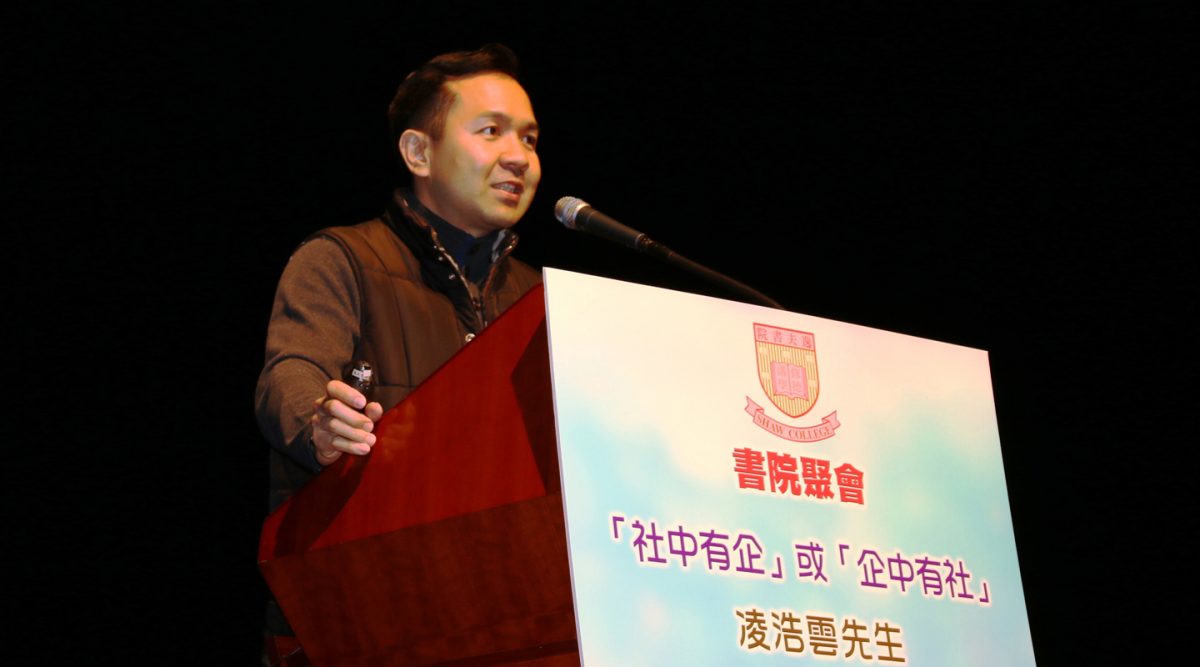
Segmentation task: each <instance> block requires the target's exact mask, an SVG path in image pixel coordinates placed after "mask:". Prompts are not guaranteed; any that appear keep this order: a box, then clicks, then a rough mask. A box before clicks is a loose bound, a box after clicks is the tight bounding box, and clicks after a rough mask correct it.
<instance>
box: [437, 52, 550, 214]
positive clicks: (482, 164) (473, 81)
mask: <svg viewBox="0 0 1200 667" xmlns="http://www.w3.org/2000/svg"><path fill="white" fill-rule="evenodd" d="M446 86H447V87H448V88H449V89H450V92H452V93H454V96H455V100H454V103H453V104H452V105H451V107H450V110H449V111H448V112H447V114H446V122H445V127H444V129H443V131H442V136H441V138H440V139H433V140H431V143H430V148H429V177H428V178H427V179H420V178H418V179H416V181H417V183H416V184H417V185H418V188H419V189H418V191H417V195H418V196H419V197H421V200H422V202H423V203H424V204H425V205H426V206H428V207H429V208H430V209H431V210H432V211H433V212H434V213H437V214H438V215H440V216H441V217H442V218H444V219H445V220H446V221H447V222H449V223H450V224H452V225H454V226H455V227H458V228H459V229H462V230H463V231H465V232H467V233H469V234H472V235H474V236H476V237H479V236H484V235H486V234H488V233H490V232H492V231H495V230H497V229H503V228H507V227H511V226H512V225H513V224H515V223H516V222H517V221H518V220H520V219H521V216H523V215H525V211H527V210H529V204H530V202H531V201H532V200H533V194H534V192H535V191H536V190H537V185H538V181H540V180H541V178H542V167H541V164H540V163H539V162H538V156H537V152H536V151H535V146H536V144H537V136H538V128H537V121H536V120H535V119H534V117H533V106H532V105H531V104H530V103H529V96H528V95H526V94H525V90H524V89H523V88H521V85H520V84H518V83H517V82H516V81H514V80H513V79H512V78H510V77H508V76H506V75H504V74H492V73H489V74H480V75H477V76H472V77H469V78H465V79H459V80H457V81H450V82H448V83H447V84H446ZM422 181H424V183H422ZM421 185H424V186H425V187H420V186H421Z"/></svg>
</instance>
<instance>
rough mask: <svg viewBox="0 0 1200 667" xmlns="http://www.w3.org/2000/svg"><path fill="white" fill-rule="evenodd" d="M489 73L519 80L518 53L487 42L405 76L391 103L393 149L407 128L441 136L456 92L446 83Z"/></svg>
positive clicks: (426, 64) (438, 57)
mask: <svg viewBox="0 0 1200 667" xmlns="http://www.w3.org/2000/svg"><path fill="white" fill-rule="evenodd" d="M487 72H498V73H500V74H506V75H508V76H510V77H512V78H513V79H514V80H515V79H517V55H516V54H515V53H513V52H512V49H509V48H508V47H507V46H504V45H503V44H485V45H484V46H482V47H480V48H479V49H477V50H475V51H456V52H454V53H447V54H444V55H440V56H437V57H436V58H434V59H433V60H430V61H429V62H427V63H425V64H424V65H422V66H421V67H419V68H417V69H416V70H415V71H413V72H412V73H411V74H409V75H408V76H407V77H405V79H404V83H401V84H400V87H399V88H397V89H396V96H395V97H393V98H392V103H391V104H390V105H388V127H389V129H390V130H391V136H392V148H393V149H395V148H396V146H397V143H398V142H399V141H400V135H402V134H404V131H405V130H420V131H421V132H425V133H426V134H428V135H429V136H431V137H433V138H434V139H440V138H441V137H442V131H443V130H444V129H445V125H446V114H448V113H449V112H450V107H451V105H453V104H454V93H452V92H451V91H450V90H449V89H448V88H446V85H445V84H446V82H447V81H453V80H455V79H461V78H464V77H469V76H474V75H476V74H484V73H487Z"/></svg>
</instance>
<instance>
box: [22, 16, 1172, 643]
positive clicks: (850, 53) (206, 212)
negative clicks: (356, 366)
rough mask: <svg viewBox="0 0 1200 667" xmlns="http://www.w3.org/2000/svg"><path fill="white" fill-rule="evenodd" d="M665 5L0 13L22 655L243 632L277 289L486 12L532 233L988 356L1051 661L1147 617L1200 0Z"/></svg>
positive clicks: (582, 250) (529, 251) (257, 585)
mask: <svg viewBox="0 0 1200 667" xmlns="http://www.w3.org/2000/svg"><path fill="white" fill-rule="evenodd" d="M655 4H656V3H637V4H632V3H631V4H627V5H625V4H612V3H608V4H606V5H605V6H604V8H603V9H592V8H586V7H583V6H571V7H567V6H566V5H560V4H555V5H550V6H542V5H540V4H538V3H516V4H508V5H503V6H500V5H495V4H491V5H486V4H482V3H479V4H468V3H437V7H436V8H433V7H412V6H405V5H403V4H402V3H395V2H389V3H383V2H381V3H373V4H365V5H360V6H353V7H352V6H339V7H334V6H332V5H331V6H328V7H325V8H314V7H309V6H293V5H292V4H289V3H253V4H251V3H225V4H217V3H212V4H207V5H188V4H179V5H171V6H170V7H168V6H166V5H153V6H151V5H146V6H136V5H133V4H125V5H122V6H120V7H111V6H102V4H101V3H96V4H92V5H87V6H81V5H71V4H62V5H43V6H42V8H41V9H40V10H38V12H37V13H36V14H34V13H32V12H31V11H30V10H15V12H16V15H15V16H13V17H10V20H9V21H7V24H8V26H9V27H8V30H9V31H11V32H12V38H13V39H11V40H9V41H8V42H7V43H6V45H5V47H4V48H5V50H6V51H7V53H6V54H5V63H6V64H5V66H4V67H5V70H6V72H7V73H6V79H8V81H7V87H8V89H9V99H10V101H9V102H8V103H7V109H6V112H5V119H6V125H7V130H8V131H7V132H6V133H5V134H6V139H5V142H6V144H8V151H7V152H8V155H9V158H10V159H9V160H6V162H7V165H6V171H7V172H8V173H7V175H6V181H7V183H8V185H7V187H6V192H5V203H6V208H10V209H11V210H12V211H13V213H12V214H11V215H10V216H8V217H9V223H8V224H7V225H6V229H7V232H6V236H7V238H8V241H7V242H6V243H5V244H4V253H5V255H7V256H8V261H7V262H6V273H8V274H9V276H8V278H7V280H6V283H7V284H8V288H7V289H6V297H5V300H6V303H7V305H8V308H7V310H8V311H9V313H10V317H9V318H8V321H9V325H8V328H9V329H10V332H11V333H12V334H14V338H13V339H12V341H13V342H12V343H11V346H10V347H9V356H10V358H11V359H12V364H11V365H10V373H11V374H12V375H11V378H10V379H11V381H12V382H11V383H10V386H9V390H10V391H11V394H12V397H11V398H10V399H9V400H8V401H7V403H8V406H9V407H8V410H6V412H7V413H8V415H9V418H8V419H7V420H6V421H7V422H8V426H9V429H8V432H9V436H10V438H9V439H10V451H12V452H14V454H12V455H11V457H12V458H10V462H11V463H12V466H11V467H10V469H9V475H8V480H7V482H8V483H7V484H6V485H5V486H6V491H5V504H6V508H5V516H6V517H7V518H8V521H7V524H8V526H7V527H8V528H9V531H10V537H9V538H7V539H6V540H5V544H6V546H7V547H8V548H7V549H5V552H6V555H5V562H6V563H7V564H8V566H7V567H6V570H7V572H8V574H9V575H10V577H11V578H12V579H11V580H12V581H13V582H15V584H16V585H15V587H14V588H13V589H10V590H12V591H13V592H10V594H9V595H7V596H5V597H6V599H7V600H8V603H9V604H10V605H12V609H13V610H14V611H16V612H17V613H18V615H19V617H20V618H21V620H20V621H19V622H18V623H17V624H16V625H15V626H13V627H10V628H9V631H6V632H5V634H6V640H5V643H6V644H7V645H9V646H10V647H11V650H14V651H15V652H16V653H17V655H18V656H21V655H24V656H29V657H32V658H35V659H39V658H40V659H41V660H42V661H56V660H52V658H54V657H55V656H76V655H109V656H117V657H119V658H122V659H125V660H128V661H130V662H149V661H160V660H162V661H167V662H171V661H176V662H180V663H184V664H191V663H197V664H253V663H254V661H255V660H257V652H258V650H259V634H258V633H259V632H260V627H261V626H260V620H261V611H262V608H261V604H262V599H263V595H264V587H263V584H262V583H261V580H260V577H259V575H258V573H257V570H256V566H255V551H256V546H257V544H256V541H257V534H258V529H259V526H260V522H261V520H262V518H263V516H264V513H265V505H266V452H265V445H264V444H263V443H262V441H261V439H260V437H259V436H258V434H257V428H256V426H255V424H254V420H253V415H252V394H253V387H254V381H255V378H256V376H257V373H258V370H259V366H260V365H261V362H262V346H263V340H264V335H265V328H266V321H267V315H268V313H269V309H270V304H271V299H272V295H273V291H274V285H275V281H276V280H277V278H278V275H279V272H280V271H281V270H282V267H283V265H284V263H285V262H286V260H287V257H288V255H289V253H290V251H291V250H292V248H293V247H294V246H295V244H296V243H297V242H298V241H299V240H300V239H302V238H303V237H304V236H306V235H307V234H308V233H310V232H311V231H313V230H315V229H318V228H320V227H323V226H328V225H332V224H347V223H352V222H356V221H360V220H363V219H366V218H369V217H373V216H374V215H376V214H377V213H378V211H379V210H380V208H381V206H382V202H383V199H384V198H385V197H386V196H387V195H388V193H389V192H390V189H391V187H392V185H393V182H394V168H393V165H392V162H391V154H390V148H389V146H388V141H387V134H386V123H385V118H384V111H385V109H386V105H387V102H388V101H389V99H390V97H391V94H392V92H393V90H394V89H395V87H396V85H397V84H398V83H399V82H400V80H401V79H402V78H403V76H404V75H405V74H406V73H407V72H408V71H410V70H411V69H412V68H414V67H415V66H416V65H418V64H420V63H421V62H423V61H424V60H426V59H428V58H429V57H431V56H433V55H435V54H437V53H442V52H445V51H451V50H459V49H469V48H475V47H477V46H479V45H480V44H482V43H484V42H488V41H502V42H504V43H506V44H508V45H509V46H511V47H512V48H513V49H514V50H515V51H516V52H517V53H518V54H519V56H520V57H521V59H522V70H523V74H524V78H525V83H526V87H527V89H528V90H529V92H530V94H531V96H532V98H533V102H534V107H535V109H536V111H537V114H538V117H539V120H540V122H541V125H542V128H543V131H542V138H541V144H540V147H539V153H540V155H541V159H542V165H543V171H544V178H543V181H542V185H541V187H540V194H539V195H538V197H537V199H536V200H535V202H534V205H533V208H532V209H531V211H530V213H529V214H528V215H527V216H526V219H525V220H524V221H523V222H522V223H520V225H519V227H518V230H519V231H520V232H521V233H522V237H523V238H522V243H521V246H520V249H519V251H518V256H519V257H521V258H522V259H524V260H526V261H528V262H530V263H532V264H534V265H536V266H547V265H548V266H555V267H560V268H565V269H570V270H575V271H582V272H587V273H593V274H597V275H603V276H610V277H614V278H619V279H623V280H629V281H636V282H643V283H646V284H652V285H659V286H665V287H670V288H674V289H681V290H686V291H693V292H700V293H706V294H711V295H714V296H721V297H729V296H730V295H729V294H727V293H722V292H720V291H719V290H716V289H714V288H711V287H709V286H707V285H705V284H703V283H699V282H697V281H695V280H693V279H691V278H689V277H687V276H685V275H681V274H679V273H677V272H675V271H672V270H670V269H668V268H665V267H661V266H658V265H655V264H654V263H653V262H652V261H651V260H648V259H646V258H643V257H640V256H636V255H634V254H633V253H631V252H629V251H626V250H624V249H622V248H619V247H616V246H611V245H609V244H607V243H605V242H603V241H599V240H595V239H591V238H588V237H585V236H582V235H577V234H574V233H572V232H569V231H567V230H565V229H563V228H562V227H561V226H559V225H558V224H557V223H555V222H554V221H553V216H552V209H553V205H554V202H555V200H556V199H557V198H558V197H560V196H563V195H573V196H578V197H581V198H584V199H586V200H588V201H589V202H591V203H593V204H594V205H596V207H597V208H599V209H601V210H603V211H605V212H607V213H609V214H610V215H612V216H614V217H616V218H618V219H620V220H623V221H625V222H626V223H628V224H630V225H633V226H635V227H638V228H639V229H641V230H643V231H646V232H648V233H649V234H650V235H651V236H653V237H654V238H656V239H657V240H659V241H662V242H663V243H666V244H667V245H669V246H671V247H672V248H674V249H676V250H677V251H679V252H681V253H682V254H684V255H686V256H688V257H690V258H692V259H695V260H697V261H699V262H702V263H704V264H707V265H709V266H712V267H714V268H716V269H718V270H721V271H723V272H725V273H728V274H730V275H732V276H734V277H736V278H738V279H740V280H742V281H744V282H746V283H749V284H751V285H753V286H755V287H757V288H759V289H760V290H762V291H764V292H766V293H768V294H770V295H772V296H773V297H774V298H776V299H777V300H779V301H780V302H782V303H783V304H784V306H785V307H787V308H788V309H789V310H794V311H798V312H804V313H808V314H812V315H817V316H822V317H827V318H834V319H838V320H844V321H849V322H854V323H858V324H863V325H868V326H872V327H878V328H883V329H887V330H892V331H898V332H903V333H907V334H912V335H917V336H923V337H928V338H933V339H937V340H942V341H948V342H952V343H957V344H962V345H967V346H972V347H976V348H982V349H986V350H988V351H989V353H990V358H991V364H992V372H993V384H994V388H995V394H996V402H997V406H996V409H997V413H998V417H999V422H1000V430H1001V439H1002V441H1003V453H1004V463H1005V474H1006V476H1007V479H1008V486H1009V495H1010V502H1011V506H1012V511H1013V519H1014V524H1015V526H1014V528H1015V531H1016V538H1017V545H1018V551H1019V554H1020V559H1021V568H1022V576H1023V579H1024V586H1025V594H1026V598H1027V602H1028V608H1029V616H1030V624H1031V627H1032V631H1033V637H1034V643H1035V648H1036V651H1037V655H1038V658H1039V662H1040V663H1042V664H1064V663H1068V662H1075V661H1076V659H1077V658H1078V657H1079V654H1078V650H1079V642H1081V641H1083V640H1084V639H1085V638H1086V637H1094V636H1096V633H1100V634H1101V636H1103V635H1105V634H1107V632H1109V631H1112V632H1115V631H1117V630H1118V629H1120V628H1122V627H1123V625H1124V624H1125V623H1127V622H1129V618H1130V617H1129V616H1128V615H1129V614H1134V612H1136V614H1134V616H1136V617H1137V618H1138V619H1139V620H1138V621H1136V623H1145V622H1147V621H1146V618H1145V613H1146V612H1149V611H1151V610H1152V609H1155V607H1153V605H1152V603H1151V596H1153V595H1158V594H1160V593H1162V592H1163V590H1164V589H1163V586H1165V585H1166V584H1165V583H1164V579H1165V578H1169V577H1170V576H1172V575H1170V574H1169V573H1170V571H1171V570H1172V568H1173V567H1174V566H1172V565H1171V563H1172V562H1173V560H1172V559H1174V558H1177V554H1176V552H1175V551H1174V546H1173V544H1174V542H1173V540H1174V539H1175V536H1176V535H1178V534H1187V533H1190V532H1194V525H1195V521H1194V519H1192V518H1191V514H1190V507H1189V502H1190V499H1189V495H1190V494H1189V493H1188V487H1189V486H1190V485H1191V484H1192V482H1191V477H1190V474H1191V469H1190V466H1188V465H1186V464H1185V462H1186V458H1184V456H1185V453H1186V452H1188V450H1190V448H1191V445H1192V443H1193V441H1194V436H1190V434H1189V432H1188V431H1187V430H1186V429H1185V428H1184V425H1183V423H1184V422H1185V419H1184V417H1185V416H1186V415H1190V414H1193V413H1194V410H1193V409H1192V403H1191V400H1190V398H1189V397H1188V395H1189V393H1190V392H1189V391H1188V390H1189V389H1190V386H1191V381H1192V380H1194V370H1193V366H1194V364H1193V362H1192V357H1193V355H1194V352H1193V351H1192V348H1191V341H1190V335H1187V334H1190V332H1191V331H1193V330H1194V325H1193V324H1191V318H1193V317H1195V315H1196V279H1195V272H1194V268H1193V265H1194V259H1193V257H1194V254H1195V253H1194V247H1195V244H1194V242H1192V241H1191V240H1190V239H1189V237H1188V235H1187V231H1188V230H1187V227H1189V226H1190V224H1191V223H1193V222H1194V221H1195V206H1194V204H1195V199H1194V189H1195V183H1196V179H1195V176H1196V173H1195V161H1194V151H1195V143H1194V137H1193V136H1192V133H1191V131H1190V126H1191V125H1192V124H1193V123H1194V121H1192V120H1191V119H1190V118H1189V117H1188V113H1187V111H1186V110H1185V107H1184V104H1183V101H1184V98H1185V97H1186V96H1187V95H1188V94H1190V92H1192V91H1193V90H1194V89H1195V87H1196V86H1195V83H1196V82H1195V79H1194V76H1193V75H1192V73H1191V71H1190V69H1189V68H1188V67H1187V66H1185V65H1184V63H1185V62H1188V58H1187V56H1188V51H1190V50H1191V48H1190V44H1189V41H1190V39H1191V38H1190V37H1189V36H1188V35H1189V34H1190V33H1188V31H1187V30H1185V29H1184V28H1183V25H1184V24H1185V23H1186V22H1187V21H1189V20H1191V19H1194V18H1195V17H1194V11H1193V10H1189V9H1184V8H1183V6H1182V5H1178V6H1176V5H1165V4H1154V3H1124V4H1106V5H1105V6H1104V9H1100V8H1097V7H1095V6H1089V5H1084V4H1079V5H1074V4H1062V3H1034V2H1028V3H1013V2H1008V3H956V5H955V6H953V7H936V8H935V7H933V6H929V5H923V4H918V5H915V6H912V5H907V6H895V3H885V2H816V3H803V4H799V5H783V4H779V5H763V6H752V5H748V4H745V3H743V4H738V5H734V4H732V3H729V4H722V5H717V6H714V7H709V8H700V7H698V6H697V7H688V6H683V5H681V6H679V7H676V8H665V7H664V8H655V6H654V5H655ZM9 11H13V10H9ZM1172 613H1173V612H1171V611H1170V609H1167V610H1165V611H1164V610H1162V609H1161V608H1159V611H1158V612H1157V614H1158V616H1157V618H1158V619H1159V621H1169V620H1170V617H1171V614H1172ZM1122 619H1125V620H1122ZM1105 628H1108V630H1105ZM1143 629H1145V628H1143ZM1139 636H1141V637H1142V638H1143V640H1144V641H1147V642H1151V643H1155V642H1157V641H1158V640H1156V639H1153V636H1154V634H1153V633H1152V632H1149V633H1148V634H1140V635H1139ZM1114 650H1116V649H1114Z"/></svg>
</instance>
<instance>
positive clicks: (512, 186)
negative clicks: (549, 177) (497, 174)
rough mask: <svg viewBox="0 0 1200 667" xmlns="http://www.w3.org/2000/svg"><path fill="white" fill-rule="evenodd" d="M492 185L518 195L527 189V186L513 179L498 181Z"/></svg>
mask: <svg viewBox="0 0 1200 667" xmlns="http://www.w3.org/2000/svg"><path fill="white" fill-rule="evenodd" d="M492 187H493V188H496V189H497V190H503V191H504V192H508V193H510V194H514V195H518V196H519V195H520V194H521V193H522V192H524V191H525V186H523V185H521V184H520V183H515V182H512V181H505V182H503V183H496V184H494V185H492Z"/></svg>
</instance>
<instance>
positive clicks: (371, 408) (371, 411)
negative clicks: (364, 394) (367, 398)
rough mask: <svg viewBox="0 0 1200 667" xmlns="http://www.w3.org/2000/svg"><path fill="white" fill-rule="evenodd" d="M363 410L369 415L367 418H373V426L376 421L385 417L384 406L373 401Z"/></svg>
mask: <svg viewBox="0 0 1200 667" xmlns="http://www.w3.org/2000/svg"><path fill="white" fill-rule="evenodd" d="M363 412H364V413H365V414H366V415H367V419H370V420H371V422H372V426H374V422H377V421H379V420H380V419H381V418H382V417H383V406H382V405H380V404H379V403H376V402H374V401H372V402H370V403H367V408H366V409H365V410H363Z"/></svg>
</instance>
